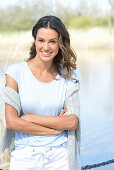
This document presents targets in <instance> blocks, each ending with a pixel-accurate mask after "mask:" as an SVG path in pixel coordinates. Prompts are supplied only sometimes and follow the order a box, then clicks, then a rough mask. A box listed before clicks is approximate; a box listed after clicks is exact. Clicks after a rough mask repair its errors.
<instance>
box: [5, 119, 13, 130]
mask: <svg viewBox="0 0 114 170" xmlns="http://www.w3.org/2000/svg"><path fill="white" fill-rule="evenodd" d="M6 127H7V129H9V130H13V121H6Z"/></svg>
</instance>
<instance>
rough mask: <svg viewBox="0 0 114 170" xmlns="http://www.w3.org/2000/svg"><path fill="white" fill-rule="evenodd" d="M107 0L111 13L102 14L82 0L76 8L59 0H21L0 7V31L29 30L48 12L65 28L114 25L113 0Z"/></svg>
mask: <svg viewBox="0 0 114 170" xmlns="http://www.w3.org/2000/svg"><path fill="white" fill-rule="evenodd" d="M108 1H109V5H110V8H111V15H104V16H102V15H100V9H99V7H98V6H96V5H95V4H93V5H92V7H88V6H87V3H86V1H83V0H80V3H79V6H78V8H75V6H74V8H71V7H70V4H68V5H67V6H63V5H61V3H60V1H52V0H48V1H46V0H42V1H41V0H37V1H36V0H33V1H32V2H31V1H29V0H23V4H20V3H17V5H14V6H8V7H7V8H0V31H14V30H15V31H21V30H30V29H31V28H32V27H33V25H34V24H35V23H36V21H37V20H38V19H39V18H40V17H42V16H44V15H50V14H51V15H56V16H58V17H59V18H60V19H61V20H62V21H63V22H64V24H65V25H66V26H67V28H77V29H80V28H90V27H95V26H101V27H102V26H103V27H107V26H109V25H110V26H114V17H113V9H114V0H108ZM74 5H75V4H74Z"/></svg>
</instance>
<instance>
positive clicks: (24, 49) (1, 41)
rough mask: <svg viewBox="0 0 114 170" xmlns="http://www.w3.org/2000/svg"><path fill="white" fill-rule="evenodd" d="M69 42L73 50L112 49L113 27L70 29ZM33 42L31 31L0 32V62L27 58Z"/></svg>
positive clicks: (113, 40)
mask: <svg viewBox="0 0 114 170" xmlns="http://www.w3.org/2000/svg"><path fill="white" fill-rule="evenodd" d="M69 32H70V37H71V44H72V47H73V48H74V49H75V50H78V51H82V49H83V50H86V49H87V50H88V49H89V50H113V48H114V29H113V30H112V33H110V32H109V30H108V29H106V28H92V29H89V30H70V31H69ZM32 42H33V38H32V36H31V31H27V32H21V33H14V34H13V33H12V34H9V35H8V34H6V35H5V34H0V62H6V63H7V62H9V61H11V62H17V61H22V60H24V59H27V58H28V55H29V48H30V46H31V44H32Z"/></svg>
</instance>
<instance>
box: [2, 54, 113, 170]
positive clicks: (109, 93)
mask: <svg viewBox="0 0 114 170" xmlns="http://www.w3.org/2000/svg"><path fill="white" fill-rule="evenodd" d="M6 67H7V66H6V65H5V64H3V63H1V65H0V70H1V72H3V70H5V69H6ZM76 72H77V75H78V78H79V80H80V109H81V164H82V166H84V165H90V164H95V163H100V162H103V161H107V160H110V159H114V104H113V101H114V79H113V75H114V58H113V53H112V52H111V51H83V52H81V51H80V52H79V54H78V64H77V71H76ZM113 169H114V164H110V165H106V166H103V167H100V168H96V170H113Z"/></svg>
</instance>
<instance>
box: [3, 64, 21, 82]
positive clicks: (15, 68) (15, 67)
mask: <svg viewBox="0 0 114 170" xmlns="http://www.w3.org/2000/svg"><path fill="white" fill-rule="evenodd" d="M23 64H24V62H18V63H13V64H9V65H8V67H7V69H6V70H5V74H8V75H10V76H11V77H12V78H14V79H15V80H16V81H18V76H19V74H20V71H21V69H22V66H23Z"/></svg>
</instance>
